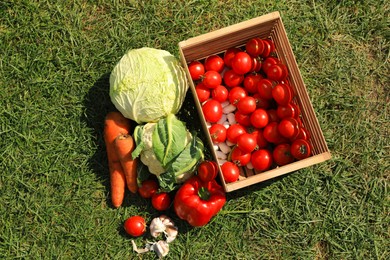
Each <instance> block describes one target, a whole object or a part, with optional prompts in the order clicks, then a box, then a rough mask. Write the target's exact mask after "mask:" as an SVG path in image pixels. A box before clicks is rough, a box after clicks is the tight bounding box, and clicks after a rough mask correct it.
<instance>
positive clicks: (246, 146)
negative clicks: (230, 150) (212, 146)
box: [236, 133, 257, 153]
mask: <svg viewBox="0 0 390 260" xmlns="http://www.w3.org/2000/svg"><path fill="white" fill-rule="evenodd" d="M256 138H257V136H256V135H254V134H252V133H243V134H242V135H240V136H239V137H238V138H237V146H236V147H237V148H239V149H240V150H241V151H242V152H244V153H251V152H252V151H253V150H255V149H256V148H257V139H256Z"/></svg>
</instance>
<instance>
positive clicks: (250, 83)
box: [243, 74, 263, 94]
mask: <svg viewBox="0 0 390 260" xmlns="http://www.w3.org/2000/svg"><path fill="white" fill-rule="evenodd" d="M262 78H263V77H262V76H261V75H260V74H249V75H247V76H245V78H244V82H243V84H244V88H245V89H246V91H248V93H251V94H254V93H257V84H258V83H259V81H260V80H261V79H262Z"/></svg>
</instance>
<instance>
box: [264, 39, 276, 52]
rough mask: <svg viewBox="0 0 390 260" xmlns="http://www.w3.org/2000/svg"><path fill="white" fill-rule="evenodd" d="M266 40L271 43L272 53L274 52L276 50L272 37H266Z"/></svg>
mask: <svg viewBox="0 0 390 260" xmlns="http://www.w3.org/2000/svg"><path fill="white" fill-rule="evenodd" d="M264 41H266V42H267V43H269V45H270V49H271V51H270V52H271V53H273V52H274V51H275V44H274V42H273V41H272V40H271V39H264Z"/></svg>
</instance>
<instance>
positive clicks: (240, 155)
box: [230, 146, 251, 166]
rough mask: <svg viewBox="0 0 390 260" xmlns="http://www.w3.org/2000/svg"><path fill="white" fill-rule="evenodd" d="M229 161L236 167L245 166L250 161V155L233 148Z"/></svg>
mask: <svg viewBox="0 0 390 260" xmlns="http://www.w3.org/2000/svg"><path fill="white" fill-rule="evenodd" d="M230 159H231V160H232V162H234V163H235V164H237V166H245V165H247V164H248V163H249V162H250V161H251V153H250V152H249V153H246V152H244V151H242V150H241V149H240V148H238V147H237V146H235V147H234V148H233V150H232V152H231V153H230Z"/></svg>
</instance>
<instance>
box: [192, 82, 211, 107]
mask: <svg viewBox="0 0 390 260" xmlns="http://www.w3.org/2000/svg"><path fill="white" fill-rule="evenodd" d="M195 91H196V95H197V96H198V99H199V102H200V103H203V102H205V101H206V100H207V99H209V98H210V89H209V88H208V87H206V86H205V85H203V83H202V82H200V83H199V84H198V85H196V87H195Z"/></svg>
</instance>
